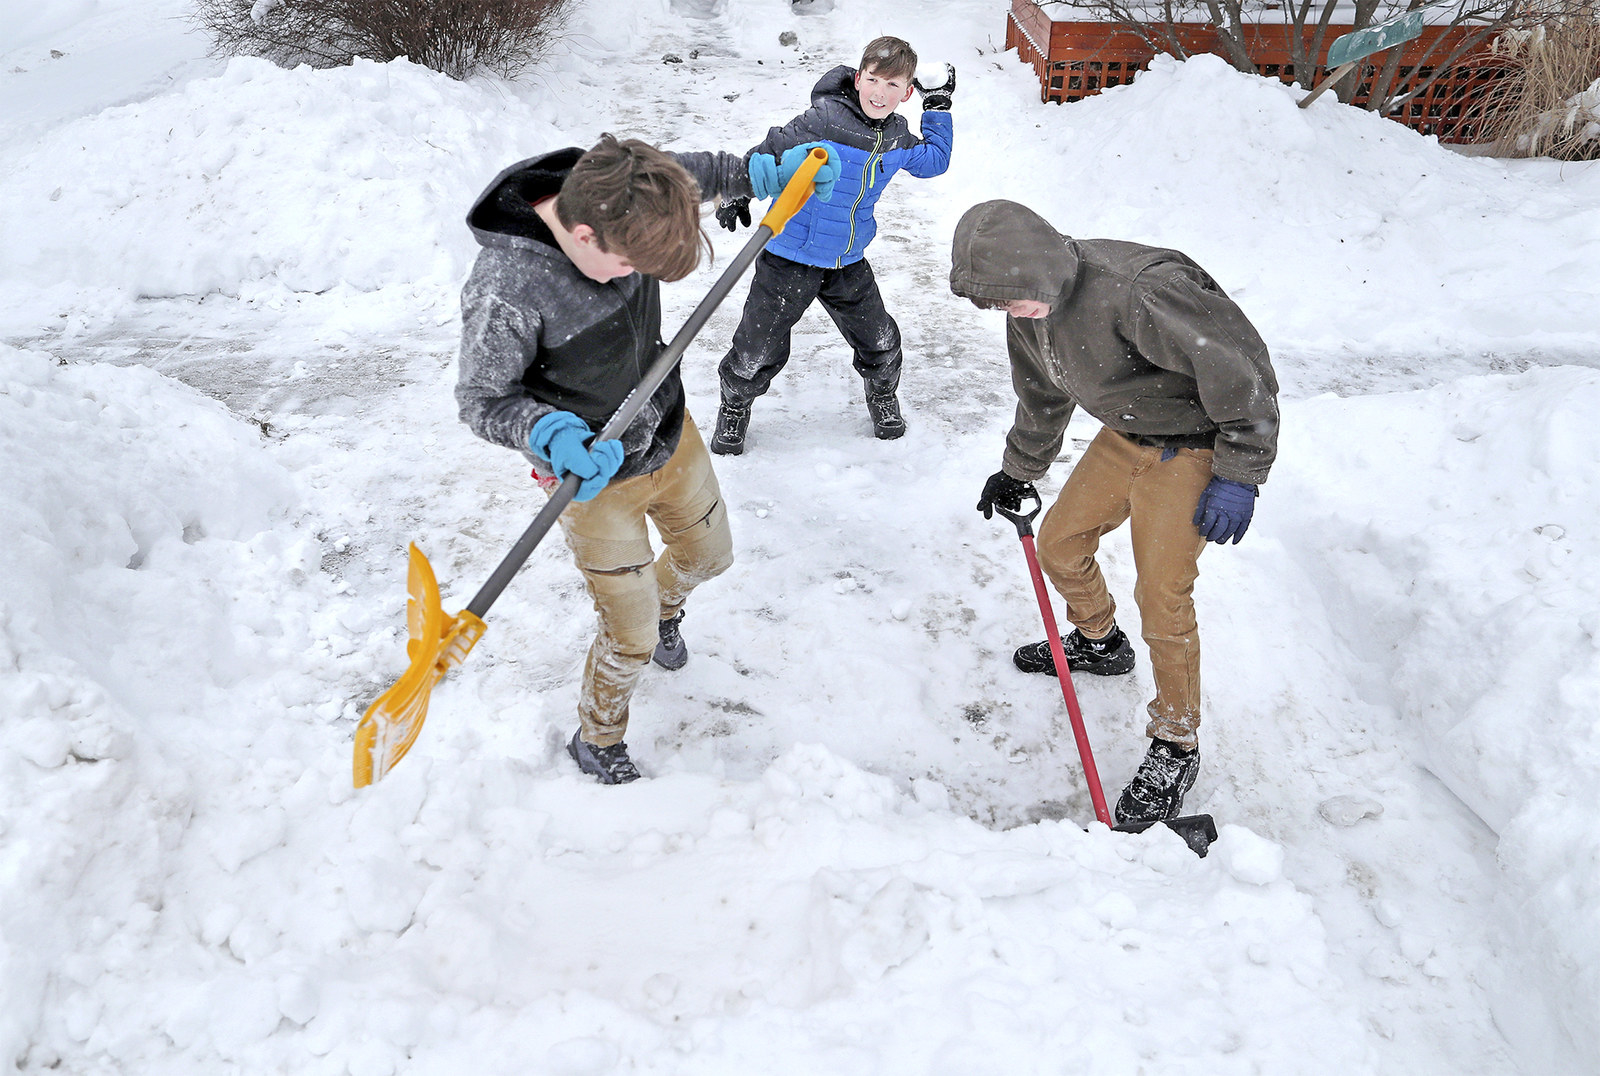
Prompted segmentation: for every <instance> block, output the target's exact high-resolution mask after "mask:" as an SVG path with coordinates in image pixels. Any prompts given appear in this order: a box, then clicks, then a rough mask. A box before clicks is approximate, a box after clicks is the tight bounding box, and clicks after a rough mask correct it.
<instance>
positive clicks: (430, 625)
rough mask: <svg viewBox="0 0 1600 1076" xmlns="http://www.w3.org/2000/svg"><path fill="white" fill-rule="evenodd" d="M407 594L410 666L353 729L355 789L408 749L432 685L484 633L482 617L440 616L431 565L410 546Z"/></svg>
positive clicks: (379, 776) (423, 717) (380, 776)
mask: <svg viewBox="0 0 1600 1076" xmlns="http://www.w3.org/2000/svg"><path fill="white" fill-rule="evenodd" d="M406 591H407V593H409V594H410V595H411V600H410V601H408V602H407V603H406V624H407V625H408V626H409V628H410V631H411V638H410V640H409V641H408V642H407V643H406V654H407V656H408V657H409V658H410V659H411V664H410V666H409V667H408V668H407V669H406V671H405V672H404V673H402V674H401V676H400V679H398V680H396V681H395V682H394V685H393V686H392V687H390V688H389V690H388V691H385V692H384V693H383V694H382V695H379V696H378V697H377V699H376V700H375V701H374V702H373V704H372V705H371V706H369V707H367V712H366V713H365V714H364V715H363V716H362V718H361V722H360V724H358V725H357V726H356V742H355V786H356V787H357V788H365V787H366V786H367V785H370V784H372V783H373V782H374V781H381V780H382V779H383V777H384V775H385V774H387V773H388V772H389V771H390V770H391V769H393V768H394V766H395V764H396V763H398V762H399V761H400V760H401V759H402V758H404V757H405V755H406V752H407V751H409V750H411V745H412V744H414V743H416V742H417V735H418V734H419V733H420V732H421V731H422V723H423V721H424V720H426V718H427V716H428V700H429V698H430V697H431V696H432V695H433V685H434V684H436V683H438V682H439V680H440V678H442V677H443V676H444V674H445V673H447V672H449V671H450V670H451V669H453V668H454V667H455V666H457V665H459V664H461V662H462V661H464V660H465V659H466V656H467V654H468V653H470V652H471V650H472V648H473V646H474V645H476V644H477V642H478V640H479V639H481V638H482V637H483V633H484V631H485V630H487V625H485V624H484V622H483V621H482V620H481V619H479V618H478V617H477V616H475V615H474V614H473V613H471V612H469V611H467V610H465V609H463V610H462V611H461V612H460V613H457V614H456V615H455V616H453V617H452V616H446V615H445V613H444V609H443V606H442V605H441V603H440V600H439V583H438V580H436V579H435V578H434V574H433V565H431V564H429V563H428V558H427V557H425V556H423V555H422V550H420V549H418V548H417V547H416V546H415V545H413V546H412V547H411V566H410V570H409V571H408V572H407V579H406Z"/></svg>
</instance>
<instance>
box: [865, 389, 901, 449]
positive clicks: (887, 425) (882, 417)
mask: <svg viewBox="0 0 1600 1076" xmlns="http://www.w3.org/2000/svg"><path fill="white" fill-rule="evenodd" d="M867 414H869V415H871V416H872V436H874V437H876V438H877V439H878V440H880V441H893V440H895V439H897V438H900V437H904V436H905V435H906V420H905V418H904V417H903V416H902V415H901V414H900V401H899V400H897V399H896V398H895V395H894V393H892V392H886V393H883V394H882V395H880V396H874V395H873V394H872V393H870V392H869V393H867Z"/></svg>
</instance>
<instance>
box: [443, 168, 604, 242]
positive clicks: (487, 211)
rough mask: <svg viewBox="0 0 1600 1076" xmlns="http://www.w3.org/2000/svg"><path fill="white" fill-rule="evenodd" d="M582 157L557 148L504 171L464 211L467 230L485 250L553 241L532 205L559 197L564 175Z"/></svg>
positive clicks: (564, 178) (565, 176)
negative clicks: (469, 207) (553, 196)
mask: <svg viewBox="0 0 1600 1076" xmlns="http://www.w3.org/2000/svg"><path fill="white" fill-rule="evenodd" d="M582 156H583V150H581V149H578V148H576V147H573V148H570V149H559V150H556V151H555V152H554V153H546V154H544V155H543V156H541V157H529V158H528V159H527V160H525V161H518V162H517V163H516V164H514V165H512V166H511V167H509V168H507V169H505V170H504V171H503V172H501V173H500V174H499V175H497V176H495V177H494V179H493V180H491V181H490V183H489V185H488V186H487V187H485V188H484V189H483V193H482V194H480V195H478V200H477V201H475V202H473V203H472V208H471V209H470V210H468V211H467V227H468V228H471V229H472V235H473V238H475V239H477V241H478V243H479V245H481V246H485V247H527V246H530V245H532V244H535V243H539V244H548V243H550V242H551V241H552V238H553V237H552V236H551V235H550V229H549V228H547V227H546V226H545V223H544V221H542V220H540V219H539V215H538V214H537V213H535V212H534V210H533V204H534V203H535V202H537V201H539V200H540V199H542V198H549V197H550V196H552V195H555V194H559V193H560V191H561V184H562V183H564V182H565V181H566V178H567V173H569V172H571V171H572V166H573V165H575V164H577V163H578V158H579V157H582Z"/></svg>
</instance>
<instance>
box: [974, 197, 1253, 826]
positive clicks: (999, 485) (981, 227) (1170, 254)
mask: <svg viewBox="0 0 1600 1076" xmlns="http://www.w3.org/2000/svg"><path fill="white" fill-rule="evenodd" d="M950 290H951V291H953V292H954V293H955V294H956V295H959V296H962V297H964V298H967V299H970V300H972V302H973V303H974V304H976V305H977V306H979V307H982V308H985V309H996V310H1004V311H1005V312H1006V314H1007V319H1006V346H1007V350H1008V352H1009V355H1010V359H1011V381H1012V385H1013V387H1014V388H1015V390H1016V393H1017V411H1016V418H1015V421H1014V422H1013V423H1012V426H1011V430H1010V432H1009V433H1008V434H1007V435H1006V447H1005V453H1004V455H1003V457H1002V461H1001V468H1000V470H999V471H996V472H995V473H994V474H993V475H991V476H990V478H989V480H988V481H987V482H985V483H984V487H983V494H982V496H981V497H980V499H979V501H978V510H979V511H981V512H982V513H983V514H984V516H985V517H989V516H990V515H991V513H992V511H993V508H994V506H996V505H998V506H1000V507H1002V508H1005V509H1007V510H1008V511H1015V510H1017V509H1018V508H1019V507H1020V506H1021V503H1022V501H1023V499H1025V498H1031V499H1035V500H1037V499H1038V493H1037V492H1036V491H1035V490H1034V488H1033V481H1034V480H1035V479H1038V478H1040V477H1042V476H1043V475H1044V474H1045V472H1047V471H1048V470H1049V469H1050V464H1051V463H1053V462H1054V461H1055V459H1056V457H1057V456H1058V454H1059V453H1060V451H1061V445H1062V441H1063V439H1064V437H1065V434H1066V429H1067V422H1068V420H1070V419H1071V418H1072V413H1073V411H1074V409H1075V408H1078V407H1082V408H1083V409H1084V410H1085V411H1087V412H1088V413H1089V414H1091V415H1093V416H1094V417H1095V418H1096V419H1098V420H1099V421H1100V423H1101V425H1102V427H1103V428H1102V429H1101V431H1100V433H1099V435H1098V436H1096V437H1095V439H1094V440H1093V442H1092V443H1091V444H1090V445H1089V447H1088V448H1087V449H1086V450H1085V451H1084V454H1083V456H1082V458H1080V459H1079V460H1078V462H1077V464H1076V465H1075V466H1074V467H1073V469H1072V473H1071V474H1070V475H1068V476H1067V481H1066V484H1065V485H1064V486H1063V487H1062V490H1061V495H1060V497H1058V498H1057V500H1056V502H1055V504H1054V505H1052V506H1051V507H1050V510H1049V511H1048V512H1047V513H1045V516H1044V519H1043V520H1042V521H1041V523H1040V525H1039V533H1038V539H1037V541H1038V552H1039V562H1040V567H1041V568H1042V569H1043V571H1044V573H1045V575H1046V576H1048V577H1049V579H1050V581H1051V583H1052V584H1053V585H1054V586H1055V588H1056V590H1057V591H1059V592H1060V594H1061V595H1062V597H1063V598H1065V599H1066V602H1067V618H1068V619H1069V620H1071V621H1072V623H1073V624H1074V625H1075V630H1074V631H1073V632H1072V634H1071V635H1069V636H1067V637H1065V638H1063V639H1062V640H1061V643H1062V649H1063V652H1064V653H1065V655H1066V658H1067V666H1068V668H1070V669H1071V670H1072V671H1073V672H1085V673H1092V674H1098V675H1115V674H1121V673H1127V672H1130V671H1132V669H1133V665H1134V653H1133V647H1132V645H1131V644H1130V643H1129V642H1128V639H1127V636H1126V635H1124V634H1123V632H1122V631H1121V629H1119V628H1118V627H1117V624H1116V603H1115V602H1114V601H1113V600H1112V598H1111V595H1110V592H1109V591H1108V590H1107V589H1106V584H1105V579H1104V577H1103V576H1102V575H1101V573H1100V568H1099V566H1098V565H1097V564H1096V563H1095V558H1094V554H1095V551H1096V549H1097V548H1098V547H1099V544H1100V538H1101V536H1102V535H1105V534H1107V533H1109V532H1111V531H1112V530H1115V529H1116V528H1117V527H1119V526H1121V525H1122V524H1123V523H1125V522H1126V523H1129V525H1130V534H1131V538H1132V542H1133V558H1134V570H1135V575H1136V582H1135V585H1134V601H1135V602H1136V603H1137V604H1138V606H1139V615H1140V621H1141V625H1142V628H1143V634H1144V640H1145V644H1146V645H1147V647H1148V648H1149V651H1150V665H1151V673H1152V675H1153V677H1154V680H1155V688H1156V696H1155V698H1154V699H1153V700H1152V701H1151V702H1150V705H1149V715H1150V720H1149V723H1148V725H1147V726H1146V730H1145V731H1146V735H1148V736H1149V737H1150V738H1151V743H1150V748H1149V750H1148V752H1147V753H1146V755H1145V758H1144V760H1143V762H1141V763H1140V766H1139V769H1138V772H1137V773H1136V774H1135V775H1134V778H1133V780H1132V781H1131V782H1129V784H1128V786H1127V787H1126V788H1125V789H1124V790H1123V792H1122V795H1121V796H1120V797H1119V798H1118V800H1117V805H1116V816H1117V821H1118V822H1140V821H1159V820H1163V819H1168V818H1174V817H1177V815H1178V814H1179V813H1180V811H1181V809H1182V806H1183V797H1184V794H1185V793H1186V792H1187V791H1188V790H1189V788H1190V787H1191V786H1192V785H1193V784H1194V780H1195V776H1196V775H1197V773H1198V772H1199V767H1200V751H1199V740H1198V738H1197V735H1196V730H1197V729H1198V727H1199V725H1200V634H1199V628H1198V625H1197V622H1196V619H1195V612H1194V601H1193V591H1194V582H1195V579H1196V578H1197V576H1198V575H1199V557H1200V552H1201V550H1202V549H1204V548H1205V545H1206V543H1207V542H1208V541H1212V542H1218V543H1222V542H1227V541H1230V540H1231V541H1233V542H1238V541H1239V539H1240V538H1242V537H1243V536H1244V533H1245V529H1246V528H1247V527H1248V526H1249V524H1250V517H1251V514H1252V512H1253V510H1254V506H1255V498H1256V491H1257V487H1259V486H1260V484H1261V483H1262V482H1265V481H1266V478H1267V472H1268V471H1269V470H1270V469H1271V467H1272V462H1273V459H1274V458H1275V457H1276V455H1277V442H1278V399H1277V395H1278V384H1277V379H1276V377H1275V376H1274V374H1273V370H1272V363H1271V360H1270V359H1269V357H1268V355H1267V347H1266V344H1265V343H1263V342H1262V340H1261V337H1260V335H1259V334H1258V333H1257V332H1256V330H1255V328H1254V327H1253V326H1252V325H1251V324H1250V322H1249V320H1248V319H1247V318H1246V317H1245V315H1244V312H1243V311H1241V310H1240V309H1239V307H1238V306H1237V305H1236V304H1235V303H1234V302H1233V301H1232V300H1231V299H1229V298H1228V296H1227V295H1226V294H1225V293H1224V292H1223V290H1222V289H1221V288H1220V287H1218V286H1217V283H1216V282H1215V281H1214V280H1212V279H1211V277H1210V276H1209V275H1208V274H1207V273H1206V272H1205V270H1203V269H1201V268H1200V267H1199V266H1198V265H1196V264H1195V263H1194V262H1193V261H1192V260H1191V259H1189V258H1188V257H1187V256H1186V255H1184V254H1181V253H1179V252H1178V251H1175V250H1165V249H1162V248H1159V247H1150V246H1144V245H1142V244H1138V243H1126V242H1120V241H1117V240H1110V239H1073V238H1071V237H1070V236H1066V235H1062V234H1060V233H1058V232H1057V231H1056V230H1055V229H1054V228H1052V227H1051V226H1050V224H1049V223H1048V222H1047V221H1045V220H1044V219H1043V218H1042V217H1040V216H1039V215H1038V214H1036V213H1034V212H1033V211H1032V210H1030V209H1028V208H1027V207H1025V206H1021V205H1018V204H1017V203H1015V202H1007V201H992V202H984V203H982V204H980V205H976V206H973V207H972V208H971V209H969V210H967V212H966V213H965V214H964V215H963V216H962V218H961V221H960V223H959V224H957V226H956V234H955V242H954V246H953V249H952V252H951V269H950ZM1013 661H1014V662H1015V664H1016V665H1017V667H1018V668H1019V669H1022V670H1023V671H1024V672H1036V673H1046V674H1049V675H1052V676H1053V675H1055V671H1056V670H1055V662H1054V660H1053V659H1052V658H1051V656H1050V648H1049V643H1048V640H1046V641H1044V642H1039V643H1031V644H1029V645H1027V646H1023V647H1021V648H1020V649H1018V650H1017V652H1016V654H1015V655H1014V657H1013Z"/></svg>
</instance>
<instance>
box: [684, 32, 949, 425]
mask: <svg viewBox="0 0 1600 1076" xmlns="http://www.w3.org/2000/svg"><path fill="white" fill-rule="evenodd" d="M916 69H917V54H916V52H914V51H913V50H912V48H911V46H910V45H908V44H906V43H905V42H904V41H902V40H900V39H899V38H897V37H880V38H877V39H876V40H874V41H872V42H870V43H869V44H868V45H867V47H866V49H865V50H864V51H863V52H862V56H861V66H860V68H859V69H857V70H851V69H850V68H848V67H842V66H841V67H836V68H834V69H833V70H832V71H829V72H828V73H827V74H826V75H824V76H822V78H821V80H820V81H818V82H817V84H816V86H815V87H813V88H812V91H811V107H810V108H809V109H807V110H806V111H805V112H802V113H801V114H800V115H798V116H796V117H795V118H794V119H792V120H790V121H789V122H788V123H787V124H785V125H784V126H782V127H774V128H772V130H771V131H769V132H768V133H767V137H766V139H765V140H764V141H763V142H762V143H761V144H760V145H758V146H756V147H755V148H754V149H752V150H751V151H750V153H748V154H746V160H747V161H748V160H751V159H752V158H758V155H759V156H761V157H765V160H766V161H772V162H773V163H776V161H777V159H778V158H781V157H782V156H783V154H784V151H785V150H789V149H792V148H793V147H796V146H801V145H805V144H807V143H811V142H827V143H829V144H830V145H831V146H832V147H833V148H834V149H835V150H836V151H837V153H838V157H839V161H840V165H841V171H840V175H839V179H838V181H837V183H835V184H834V187H833V194H832V197H831V198H830V199H828V200H827V201H822V200H820V199H817V198H813V199H811V200H810V201H808V202H807V203H806V204H805V205H804V206H803V207H801V209H800V211H799V212H798V213H796V214H795V215H794V218H793V219H792V220H790V221H789V223H788V225H787V226H786V227H785V228H784V230H783V232H782V234H780V235H778V236H777V237H776V238H774V239H773V240H772V241H771V242H770V243H768V244H767V248H766V250H764V251H763V252H762V253H761V255H760V257H759V258H758V259H757V260H756V266H755V275H754V277H753V278H752V279H751V282H750V297H749V298H748V299H747V300H746V301H745V305H744V316H743V317H742V318H741V319H740V322H739V328H738V331H737V332H735V333H734V334H733V346H732V348H730V349H729V351H728V354H727V355H726V356H724V357H723V360H722V364H721V366H719V367H718V374H719V376H720V380H721V382H722V402H721V406H720V407H719V408H718V410H717V428H716V433H715V435H714V436H713V437H712V439H711V451H713V452H715V453H718V454H720V455H735V456H736V455H739V454H740V453H742V452H743V451H744V447H745V434H746V432H747V430H748V429H749V426H750V405H751V403H752V402H753V401H754V400H755V398H756V397H757V396H760V395H761V394H762V393H764V392H766V391H767V387H768V386H769V385H771V383H772V379H773V378H774V377H775V376H777V373H778V371H779V370H782V369H783V367H784V364H786V363H787V362H788V361H789V333H790V330H791V329H793V328H794V325H795V323H796V322H798V321H799V320H800V317H801V315H802V314H804V313H805V312H806V308H807V307H809V306H810V305H811V302H812V300H813V299H820V300H821V301H822V305H823V308H824V309H826V310H827V311H828V316H829V317H831V318H833V323H834V324H835V325H837V326H838V327H839V331H840V332H841V333H843V334H844V338H845V341H846V342H847V343H849V345H850V347H851V348H852V349H853V350H854V352H855V368H856V372H857V373H859V374H860V375H861V377H862V380H863V381H865V382H866V396H867V412H868V414H869V415H871V417H872V432H873V434H874V435H875V436H877V437H879V438H881V439H884V440H891V439H893V438H896V437H901V436H903V435H904V434H905V432H906V423H905V419H904V417H902V415H901V413H900V402H899V400H898V399H897V398H896V396H895V392H896V390H897V389H898V388H899V386H900V358H901V356H900V327H899V326H898V325H896V324H895V322H894V318H892V317H890V316H889V311H888V310H887V309H886V308H885V307H884V305H883V297H882V296H881V295H880V294H879V293H878V282H877V280H876V279H875V278H874V277H873V275H872V266H870V265H869V264H867V260H866V258H865V257H863V254H864V253H865V251H866V248H867V244H868V243H870V242H872V237H873V236H874V235H875V234H876V233H877V230H878V225H877V221H876V220H874V219H873V215H872V214H873V208H874V207H875V206H876V205H877V202H878V198H879V196H880V195H882V194H883V190H884V188H885V187H886V186H888V183H889V180H890V179H892V178H893V177H894V174H895V173H896V172H898V171H900V170H901V169H905V170H906V171H907V172H910V173H911V174H912V175H914V176H917V177H918V178H920V179H930V178H932V177H934V176H937V175H940V174H942V173H943V172H944V171H945V169H947V168H949V167H950V144H951V128H950V100H951V97H952V96H953V95H954V93H955V87H956V73H955V69H954V68H952V67H949V66H948V65H946V72H947V75H946V79H945V82H944V84H943V85H941V86H936V87H933V88H925V87H923V86H922V85H921V84H920V83H918V82H917V81H916V79H915V78H914V77H913V76H914V74H915V72H916ZM914 89H915V90H918V91H921V93H922V137H920V138H918V137H917V136H916V135H914V134H912V133H911V128H910V126H909V125H908V124H907V123H906V121H905V117H903V116H897V115H895V109H897V108H899V107H900V106H901V105H902V104H904V103H905V102H906V101H909V100H910V99H911V93H912V91H913V90H914ZM757 163H764V162H763V161H761V160H759V159H758V160H757ZM751 177H752V180H757V181H758V180H759V178H760V177H759V176H758V175H757V172H756V171H755V170H754V169H752V171H751ZM756 185H757V186H758V187H759V182H757V184H756ZM758 193H759V190H758ZM748 203H749V200H748V199H744V198H739V199H734V200H732V201H727V202H724V203H723V204H722V205H721V206H720V207H719V208H718V210H717V220H718V221H719V222H720V223H721V224H722V226H723V227H725V228H727V229H728V230H729V231H733V230H735V228H736V227H737V225H738V224H739V223H744V224H749V223H750V210H749V204H748Z"/></svg>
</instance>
